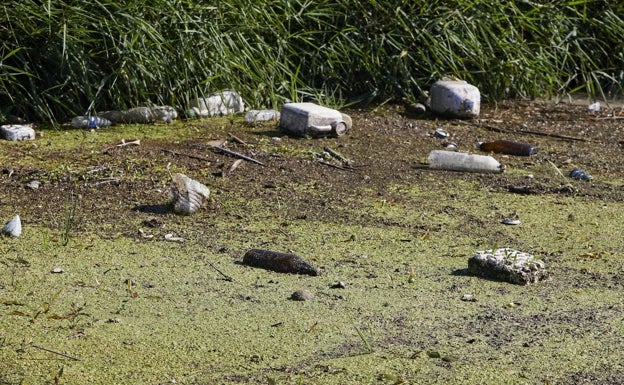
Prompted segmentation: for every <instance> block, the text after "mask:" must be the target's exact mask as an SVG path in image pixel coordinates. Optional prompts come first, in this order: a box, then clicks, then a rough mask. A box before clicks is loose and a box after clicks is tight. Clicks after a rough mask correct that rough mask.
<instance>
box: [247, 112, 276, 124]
mask: <svg viewBox="0 0 624 385" xmlns="http://www.w3.org/2000/svg"><path fill="white" fill-rule="evenodd" d="M279 119H280V113H279V111H275V110H249V111H247V113H246V114H245V120H246V121H247V122H249V123H255V122H268V121H270V120H276V121H277V120H279Z"/></svg>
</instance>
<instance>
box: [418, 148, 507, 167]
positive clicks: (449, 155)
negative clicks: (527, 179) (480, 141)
mask: <svg viewBox="0 0 624 385" xmlns="http://www.w3.org/2000/svg"><path fill="white" fill-rule="evenodd" d="M428 160H429V167H430V168H432V169H436V170H451V171H465V172H480V173H498V172H503V171H504V170H505V166H504V165H502V164H500V163H499V162H498V161H497V160H496V159H494V158H492V157H491V156H487V155H475V154H467V153H464V152H454V151H443V150H433V151H431V153H429V159H428Z"/></svg>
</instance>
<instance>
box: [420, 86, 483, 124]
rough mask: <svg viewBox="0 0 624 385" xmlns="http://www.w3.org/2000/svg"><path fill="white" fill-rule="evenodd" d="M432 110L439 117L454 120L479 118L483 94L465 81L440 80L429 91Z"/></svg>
mask: <svg viewBox="0 0 624 385" xmlns="http://www.w3.org/2000/svg"><path fill="white" fill-rule="evenodd" d="M429 95H430V97H431V101H430V106H431V110H432V111H433V112H435V113H436V114H438V115H442V116H448V117H453V118H474V117H477V116H479V112H480V109H481V94H480V93H479V89H478V88H477V87H475V86H473V85H471V84H468V83H467V82H466V81H463V80H447V79H444V80H438V81H437V82H435V83H433V85H432V86H431V90H430V91H429Z"/></svg>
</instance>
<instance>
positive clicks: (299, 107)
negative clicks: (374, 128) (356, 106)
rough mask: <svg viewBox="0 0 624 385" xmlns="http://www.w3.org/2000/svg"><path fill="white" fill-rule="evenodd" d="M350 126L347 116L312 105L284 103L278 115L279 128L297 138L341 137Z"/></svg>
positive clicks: (350, 121) (350, 122) (349, 119)
mask: <svg viewBox="0 0 624 385" xmlns="http://www.w3.org/2000/svg"><path fill="white" fill-rule="evenodd" d="M352 125H353V122H352V120H351V117H350V116H349V115H346V114H343V113H340V112H339V111H337V110H334V109H331V108H327V107H323V106H319V105H318V104H314V103H286V104H284V105H283V106H282V111H281V113H280V128H281V129H282V130H284V131H286V132H288V133H290V134H293V135H297V136H307V135H310V136H328V135H334V136H342V135H344V134H346V133H347V131H348V130H350V129H351V126H352Z"/></svg>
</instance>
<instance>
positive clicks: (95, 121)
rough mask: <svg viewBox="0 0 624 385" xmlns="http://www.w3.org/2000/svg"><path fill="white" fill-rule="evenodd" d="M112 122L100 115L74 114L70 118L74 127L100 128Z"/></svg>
mask: <svg viewBox="0 0 624 385" xmlns="http://www.w3.org/2000/svg"><path fill="white" fill-rule="evenodd" d="M111 124H113V123H112V122H111V121H110V120H108V119H106V118H103V117H101V116H76V117H75V118H73V119H72V120H71V125H72V127H75V128H101V127H108V126H110V125H111Z"/></svg>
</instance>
